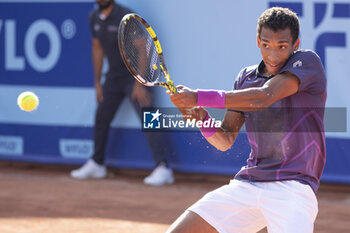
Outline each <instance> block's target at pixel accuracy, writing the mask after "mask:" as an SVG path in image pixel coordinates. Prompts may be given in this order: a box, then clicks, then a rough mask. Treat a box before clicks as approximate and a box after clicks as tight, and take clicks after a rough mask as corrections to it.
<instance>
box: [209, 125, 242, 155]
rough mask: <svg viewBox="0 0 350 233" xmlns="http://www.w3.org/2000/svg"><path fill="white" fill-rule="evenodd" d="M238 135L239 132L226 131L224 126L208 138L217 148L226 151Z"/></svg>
mask: <svg viewBox="0 0 350 233" xmlns="http://www.w3.org/2000/svg"><path fill="white" fill-rule="evenodd" d="M237 135H238V132H225V131H224V130H223V129H222V128H219V129H218V130H217V131H216V133H215V134H214V135H213V136H212V137H209V138H206V139H207V141H208V142H209V143H210V144H211V145H213V146H214V147H215V148H216V149H218V150H221V151H226V150H228V149H230V148H231V147H232V145H233V143H234V142H235V140H236V138H237Z"/></svg>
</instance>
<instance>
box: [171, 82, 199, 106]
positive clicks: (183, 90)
mask: <svg viewBox="0 0 350 233" xmlns="http://www.w3.org/2000/svg"><path fill="white" fill-rule="evenodd" d="M176 89H177V92H176V93H174V94H171V95H170V100H171V102H173V104H174V105H175V106H176V107H178V108H193V107H196V106H197V91H195V90H192V89H190V88H188V87H185V86H182V85H179V86H176Z"/></svg>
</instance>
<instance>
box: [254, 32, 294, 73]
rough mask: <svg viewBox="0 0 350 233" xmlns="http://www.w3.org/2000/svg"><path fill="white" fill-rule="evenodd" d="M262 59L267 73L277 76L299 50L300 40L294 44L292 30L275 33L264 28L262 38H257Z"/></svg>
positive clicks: (261, 33)
mask: <svg viewBox="0 0 350 233" xmlns="http://www.w3.org/2000/svg"><path fill="white" fill-rule="evenodd" d="M257 43H258V47H259V48H260V52H261V56H262V59H263V61H264V63H265V69H266V70H265V71H267V72H268V74H272V75H276V74H278V72H279V71H280V70H281V69H282V67H283V66H284V65H285V63H286V61H287V60H288V58H289V57H290V56H291V55H292V54H293V52H294V51H296V50H298V48H299V43H300V40H299V38H298V39H297V40H296V41H295V43H293V37H292V34H291V31H290V28H286V29H283V30H277V31H273V30H272V29H270V28H267V27H263V28H262V29H261V32H260V36H259V35H258V37H257Z"/></svg>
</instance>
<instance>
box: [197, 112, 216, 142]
mask: <svg viewBox="0 0 350 233" xmlns="http://www.w3.org/2000/svg"><path fill="white" fill-rule="evenodd" d="M206 121H212V119H211V118H210V116H209V114H208V113H207V115H205V117H204V119H203V124H204V122H206ZM217 130H218V129H217V128H215V126H214V125H213V126H212V125H211V124H210V122H209V127H204V126H202V127H201V128H200V131H201V133H202V135H203V137H205V138H210V137H212V136H213V135H214V134H215V133H216V131H217Z"/></svg>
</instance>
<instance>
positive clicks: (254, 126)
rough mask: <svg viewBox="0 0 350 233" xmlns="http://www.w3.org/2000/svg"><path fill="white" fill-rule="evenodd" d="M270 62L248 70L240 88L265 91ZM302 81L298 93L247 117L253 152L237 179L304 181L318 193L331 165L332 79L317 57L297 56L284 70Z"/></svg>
mask: <svg viewBox="0 0 350 233" xmlns="http://www.w3.org/2000/svg"><path fill="white" fill-rule="evenodd" d="M264 66H265V65H264V63H263V62H261V63H260V64H259V65H255V66H251V67H247V68H245V69H243V70H242V71H241V72H240V73H239V75H238V77H237V79H236V81H235V84H234V89H236V90H238V89H245V88H249V87H261V86H263V85H264V83H265V82H266V81H267V80H268V79H269V78H272V77H264V76H263V75H262V73H263V70H264ZM285 71H289V72H291V73H293V74H294V75H295V76H297V77H298V79H299V81H300V84H299V89H298V92H297V93H295V94H294V95H291V96H288V97H286V98H284V99H281V100H279V101H276V102H275V103H273V104H272V105H271V106H270V107H269V108H267V109H265V110H262V111H246V112H244V117H245V126H246V131H247V136H248V140H249V142H250V146H251V153H250V156H249V159H248V161H247V162H248V164H247V165H246V166H245V167H243V168H242V169H241V170H240V171H239V172H238V173H237V175H236V176H235V178H236V179H246V180H250V181H276V180H298V181H300V182H302V183H306V184H309V185H310V186H311V187H312V189H313V190H314V192H317V189H318V187H319V184H320V178H321V175H322V172H323V169H324V165H325V161H326V148H325V137H324V126H323V116H324V107H325V102H326V97H327V92H326V76H325V72H324V69H323V66H322V63H321V61H320V59H319V57H318V56H317V54H316V53H314V52H313V51H310V50H301V51H297V52H295V53H294V54H293V55H292V56H291V57H290V58H289V60H288V61H287V63H286V65H285V66H284V67H283V68H282V69H281V71H280V73H282V72H285Z"/></svg>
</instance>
